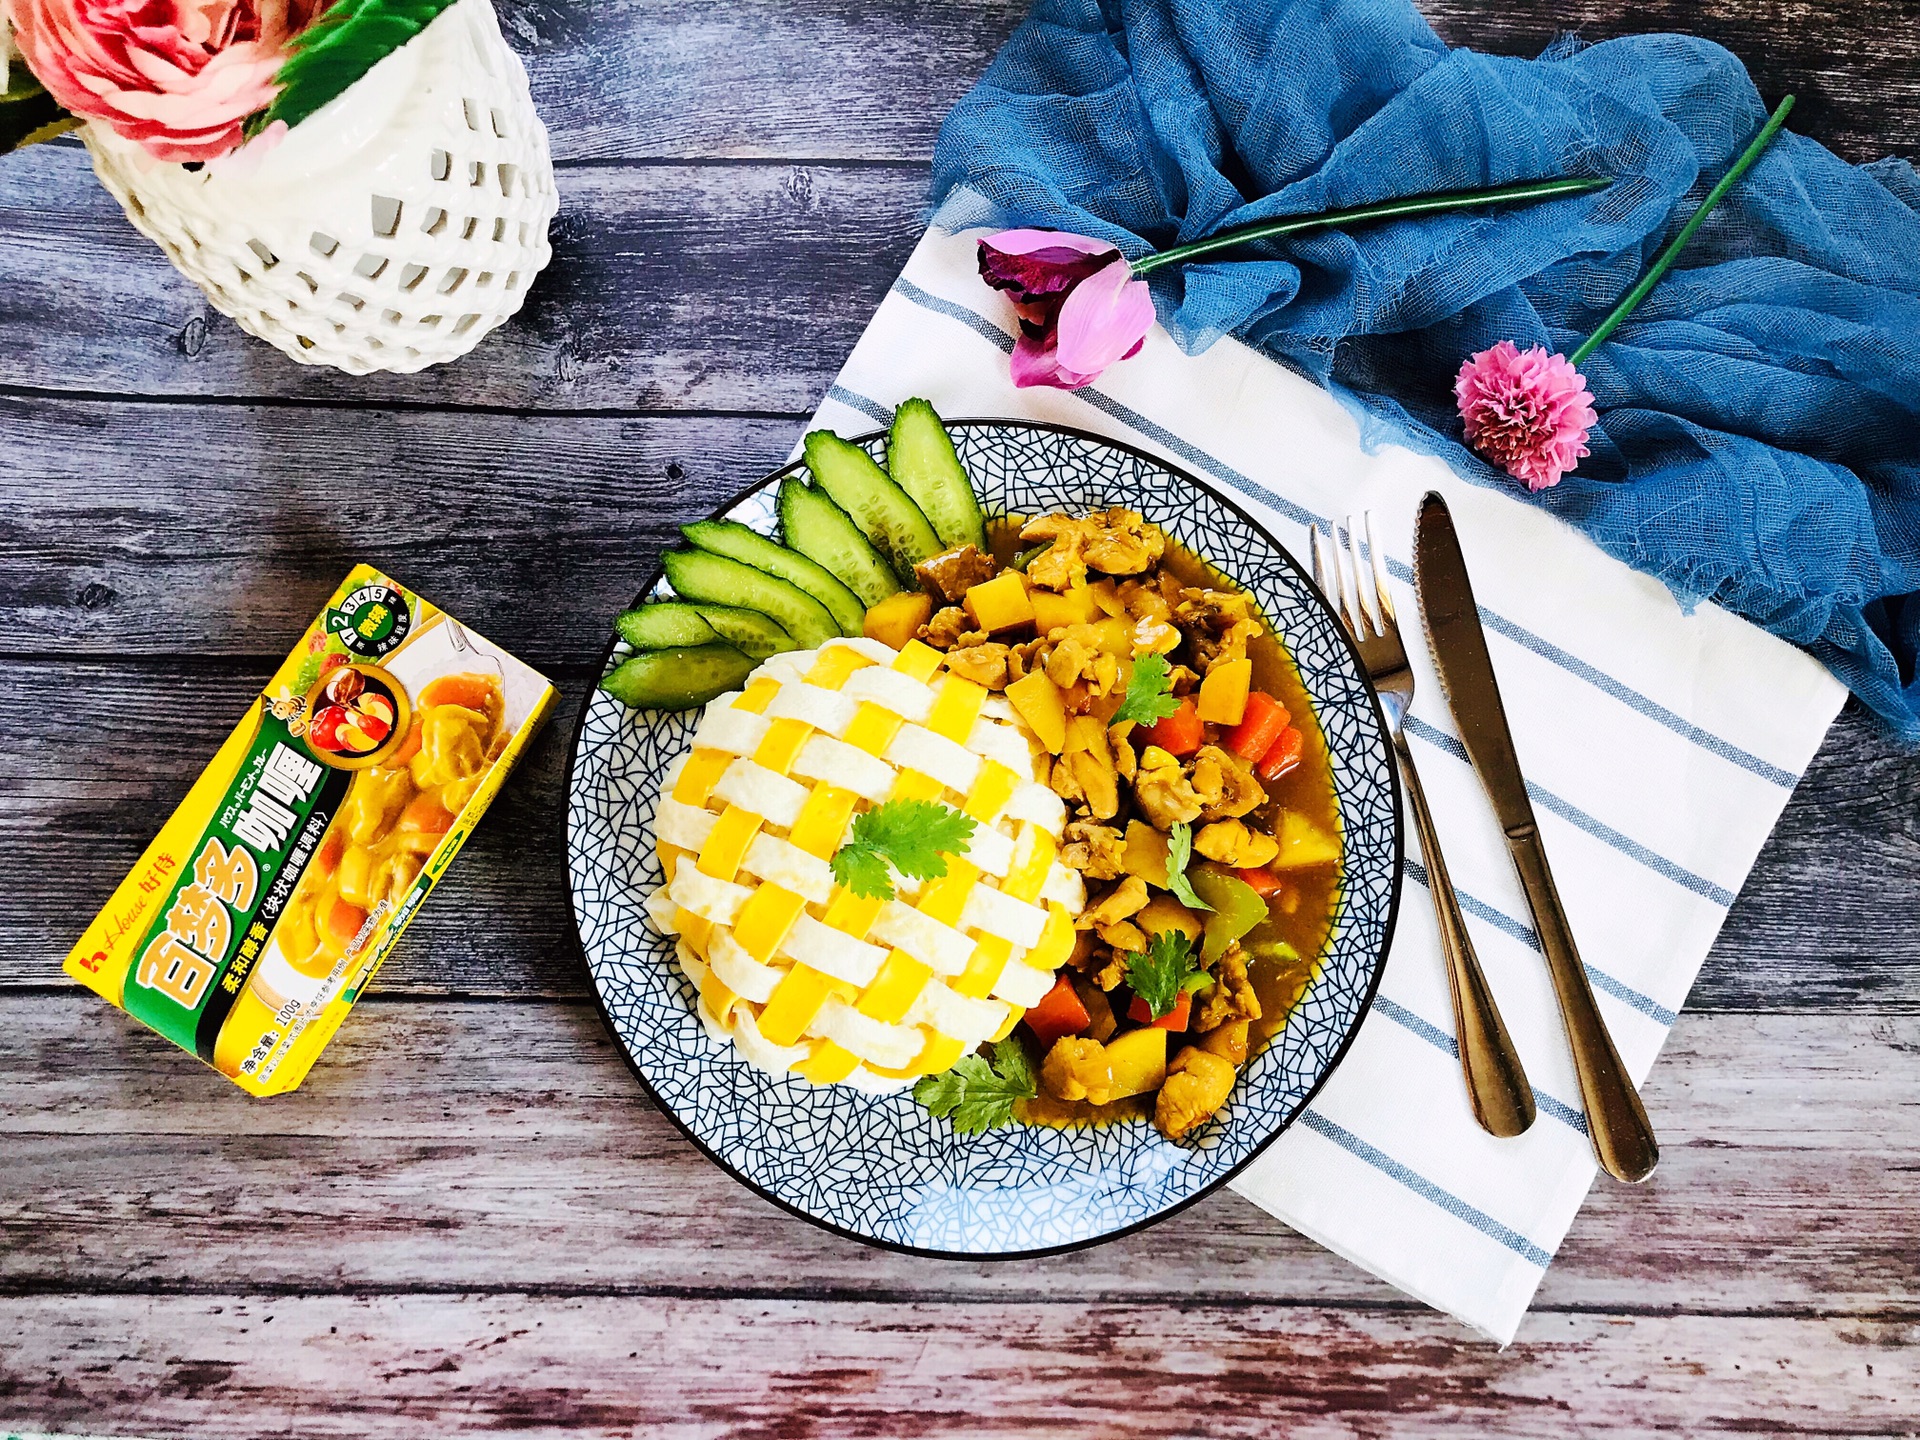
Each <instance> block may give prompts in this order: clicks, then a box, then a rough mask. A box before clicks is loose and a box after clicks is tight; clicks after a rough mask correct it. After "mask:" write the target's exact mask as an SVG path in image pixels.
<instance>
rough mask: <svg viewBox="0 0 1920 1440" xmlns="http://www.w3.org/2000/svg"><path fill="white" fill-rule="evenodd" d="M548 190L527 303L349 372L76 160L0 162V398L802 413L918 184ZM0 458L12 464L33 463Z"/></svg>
mask: <svg viewBox="0 0 1920 1440" xmlns="http://www.w3.org/2000/svg"><path fill="white" fill-rule="evenodd" d="M559 181H560V192H561V212H560V216H559V219H558V220H557V221H556V222H555V225H554V230H553V243H554V260H553V263H552V265H550V266H549V267H548V268H547V270H546V271H545V272H544V273H543V274H542V275H541V277H540V279H539V280H538V281H537V282H536V283H535V284H534V286H533V289H532V292H531V296H530V298H529V300H528V302H527V307H526V309H525V310H523V311H522V312H521V313H520V314H519V315H518V316H517V317H515V318H514V319H513V320H512V321H511V322H509V323H508V324H507V325H506V326H505V327H504V328H502V329H501V330H500V331H499V332H498V333H496V334H494V335H492V336H489V337H488V339H487V340H486V342H485V343H484V344H482V345H481V346H480V347H479V348H478V349H476V350H475V351H474V352H473V353H472V354H471V355H468V356H466V357H465V358H463V359H462V360H461V361H460V362H459V363H458V364H457V365H442V366H438V367H436V368H434V369H431V370H427V371H423V372H421V373H420V374H418V375H371V376H359V377H356V376H350V375H342V374H339V373H338V372H335V371H332V370H328V369H324V368H321V367H318V366H306V365H297V364H294V363H292V362H291V361H289V360H288V359H286V357H284V356H282V355H281V354H280V353H279V352H278V351H276V350H273V349H271V348H269V347H268V346H266V345H265V344H263V343H261V342H260V341H257V340H254V339H252V338H251V337H249V336H247V335H245V334H244V333H242V332H241V331H240V329H239V328H238V327H237V326H235V325H233V324H232V323H231V322H230V321H228V320H227V319H226V318H225V317H223V316H221V315H219V314H218V313H216V312H215V311H214V310H213V309H212V308H211V307H210V306H209V305H208V304H207V303H206V300H205V298H204V297H203V296H202V295H201V294H200V292H199V291H198V290H197V289H195V288H194V287H193V285H192V284H191V283H190V282H189V281H188V280H187V279H186V278H185V277H184V276H182V275H180V274H179V273H177V272H176V271H175V270H174V269H173V268H172V266H170V265H169V264H168V263H167V261H166V258H165V257H164V256H163V255H162V254H161V253H160V251H159V250H158V249H157V248H156V247H155V246H153V245H151V244H149V243H148V242H147V241H146V240H145V239H144V238H143V237H142V236H140V235H139V234H138V233H137V232H136V231H135V230H134V229H133V228H132V226H130V225H129V224H128V223H127V221H126V219H125V218H124V217H123V216H122V215H121V214H120V213H119V209H118V207H117V206H116V205H115V204H114V202H113V199H112V197H110V196H109V195H108V194H107V193H106V191H105V190H103V189H102V188H101V186H100V185H99V183H98V182H97V181H96V180H95V179H94V177H93V174H92V171H91V170H90V169H89V168H88V165H87V159H86V155H85V154H84V152H82V151H80V150H77V149H73V148H68V147H50V146H39V147H36V148H34V149H30V150H27V151H24V152H22V153H20V154H18V155H13V156H8V157H6V159H5V160H4V161H3V162H0V241H4V243H0V386H25V387H30V388H32V389H34V390H36V391H46V390H82V391H93V392H102V391H105V392H115V393H131V394H141V395H167V396H180V397H203V398H204V397H220V396H243V397H247V396H263V395H271V396H276V397H282V398H297V399H301V400H310V401H324V402H333V403H355V404H364V403H368V402H393V403H404V404H409V405H421V404H432V405H452V406H460V407H470V406H503V407H510V408H513V409H518V410H611V411H633V410H661V409H668V410H685V409H704V410H743V409H751V410H763V411H776V412H785V413H790V414H791V413H805V412H809V411H811V410H812V408H813V406H814V405H815V404H817V403H818V402H819V398H820V396H821V395H822V394H823V393H825V391H826V387H827V383H828V381H829V380H830V379H831V378H832V376H833V374H834V373H835V372H836V371H837V370H838V369H839V368H840V364H841V362H842V361H843V360H844V359H845V357H846V354H847V352H848V351H849V350H851V349H852V348H853V344H854V341H855V340H856V339H858V338H859V335H860V332H861V330H862V329H864V328H865V326H866V323H867V320H868V318H869V317H870V316H871V315H872V313H873V310H874V307H875V306H876V305H877V304H879V302H880V297H881V296H882V295H883V294H884V293H885V292H886V288H887V286H888V285H890V284H892V283H893V278H894V276H895V275H897V274H898V273H899V271H900V268H901V266H902V265H904V264H905V263H906V257H907V254H908V252H909V251H910V250H911V249H912V247H913V244H914V242H915V241H916V240H917V239H918V238H919V236H920V231H921V221H920V218H919V211H920V208H921V205H922V203H923V201H924V198H925V191H926V172H925V171H924V170H922V169H918V168H909V169H846V168H834V167H830V166H828V167H822V166H787V165H767V166H760V165H754V166H702V165H693V166H681V165H675V166H641V167H618V168H603V167H590V168H586V169H569V170H563V171H561V172H560V176H559ZM157 423H163V424H169V425H174V426H178V427H179V429H180V431H181V433H191V432H192V429H193V428H194V427H196V426H198V425H201V424H204V423H212V422H210V421H209V420H208V419H207V416H206V413H205V412H204V411H192V412H188V413H185V414H180V415H177V416H174V417H172V418H170V419H166V420H162V421H158V422H157ZM228 423H232V422H228ZM14 458H15V463H18V464H20V465H23V466H25V467H27V468H28V473H31V471H32V469H33V468H34V467H37V466H38V465H40V464H43V463H46V462H47V460H48V459H51V458H52V457H42V456H40V455H39V454H38V453H36V452H34V451H33V450H28V451H25V452H23V453H21V454H20V455H18V456H16V457H14Z"/></svg>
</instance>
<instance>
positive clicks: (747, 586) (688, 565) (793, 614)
mask: <svg viewBox="0 0 1920 1440" xmlns="http://www.w3.org/2000/svg"><path fill="white" fill-rule="evenodd" d="M660 558H661V562H662V563H663V564H664V565H665V566H666V567H667V581H668V583H670V584H671V585H672V586H673V588H674V589H675V590H677V591H679V592H680V594H681V595H682V596H683V597H685V598H686V599H688V600H692V601H695V602H698V603H703V604H707V605H728V606H732V605H742V606H745V607H746V608H747V609H749V610H758V611H759V612H760V613H761V614H762V615H765V616H766V617H767V618H768V619H770V620H772V621H773V622H774V623H775V624H776V625H778V626H780V627H781V629H783V630H785V631H786V632H787V634H789V635H791V636H792V637H793V640H794V643H795V644H796V645H798V646H799V647H800V648H801V649H803V650H811V649H812V648H813V647H814V646H816V645H824V644H825V643H826V642H827V641H829V640H831V639H833V638H834V637H835V636H836V635H838V634H839V633H840V627H839V626H838V625H836V624H834V623H833V615H832V614H831V613H830V612H829V611H828V609H827V607H826V606H824V605H822V604H821V603H820V602H819V601H818V600H816V599H814V598H813V597H812V596H811V595H809V594H807V592H806V591H804V590H802V589H801V588H800V587H799V586H798V585H790V584H788V583H787V582H786V581H785V580H776V579H775V578H774V577H773V576H771V575H769V574H767V572H766V571H764V570H756V569H754V568H753V567H752V566H751V565H742V564H741V563H740V562H739V561H738V560H729V559H728V558H727V557H726V556H724V555H715V554H712V553H711V552H710V551H706V550H669V551H668V552H667V553H666V554H665V555H663V556H661V557H660ZM708 623H712V622H711V621H709V622H708Z"/></svg>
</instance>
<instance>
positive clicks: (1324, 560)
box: [1313, 524, 1362, 640]
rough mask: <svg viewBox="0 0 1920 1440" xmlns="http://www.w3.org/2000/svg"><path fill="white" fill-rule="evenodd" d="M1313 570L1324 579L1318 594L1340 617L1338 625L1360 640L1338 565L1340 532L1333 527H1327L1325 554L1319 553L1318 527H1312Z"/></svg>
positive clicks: (1339, 564) (1342, 569) (1342, 567)
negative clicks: (1324, 577)
mask: <svg viewBox="0 0 1920 1440" xmlns="http://www.w3.org/2000/svg"><path fill="white" fill-rule="evenodd" d="M1313 534H1314V568H1315V569H1316V570H1322V571H1324V572H1325V574H1326V579H1325V580H1323V581H1322V582H1321V585H1320V593H1321V594H1323V595H1325V596H1326V597H1327V603H1328V604H1329V605H1331V606H1333V613H1334V614H1336V615H1338V616H1339V617H1340V623H1341V624H1342V625H1344V626H1346V627H1347V633H1348V634H1349V635H1351V636H1353V638H1354V639H1355V640H1358V639H1360V637H1361V633H1362V632H1361V631H1359V630H1356V629H1354V627H1353V609H1352V607H1351V605H1349V603H1348V599H1347V572H1346V567H1345V566H1343V565H1342V564H1341V563H1340V531H1339V530H1338V528H1336V527H1335V526H1333V525H1331V524H1329V525H1328V526H1327V535H1326V537H1325V539H1326V553H1325V555H1324V557H1323V556H1322V555H1321V553H1320V545H1321V536H1320V528H1319V526H1317V525H1316V526H1315V527H1314V532H1313Z"/></svg>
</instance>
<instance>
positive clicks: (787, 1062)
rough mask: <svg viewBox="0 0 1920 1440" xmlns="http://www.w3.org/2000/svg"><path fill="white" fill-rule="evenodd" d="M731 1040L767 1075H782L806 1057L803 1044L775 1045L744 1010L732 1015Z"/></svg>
mask: <svg viewBox="0 0 1920 1440" xmlns="http://www.w3.org/2000/svg"><path fill="white" fill-rule="evenodd" d="M733 1040H734V1043H735V1044H736V1045H738V1046H739V1047H740V1053H741V1054H742V1055H744V1056H746V1057H747V1059H748V1061H749V1062H750V1063H752V1064H754V1065H758V1066H759V1067H760V1068H761V1069H762V1070H765V1071H766V1072H767V1073H768V1074H769V1075H784V1074H786V1073H787V1071H789V1070H791V1069H793V1067H794V1066H796V1065H798V1064H799V1063H800V1062H801V1061H802V1060H804V1059H806V1058H807V1047H806V1046H804V1045H776V1044H774V1043H773V1042H772V1041H771V1040H769V1039H767V1038H766V1037H765V1036H764V1035H762V1034H761V1033H760V1027H759V1026H758V1025H756V1024H755V1023H754V1019H753V1015H752V1014H751V1012H749V1011H746V1010H741V1011H738V1012H737V1013H736V1014H735V1015H734V1017H733Z"/></svg>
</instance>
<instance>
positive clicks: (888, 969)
mask: <svg viewBox="0 0 1920 1440" xmlns="http://www.w3.org/2000/svg"><path fill="white" fill-rule="evenodd" d="M932 978H933V971H932V970H930V969H928V968H927V967H926V966H925V965H923V964H921V963H920V962H919V961H918V960H916V959H914V958H913V957H912V956H911V955H909V954H907V952H906V951H904V950H895V951H894V952H893V953H892V954H891V955H889V956H887V961H886V964H884V965H882V966H881V967H880V973H879V974H878V975H876V976H874V977H873V982H872V983H871V984H870V985H868V986H867V988H866V989H865V990H864V991H862V992H861V995H860V1003H859V1005H858V1006H857V1007H856V1008H858V1010H859V1011H860V1013H861V1014H862V1015H865V1016H867V1017H869V1018H870V1019H874V1020H885V1021H887V1022H888V1023H889V1024H895V1025H897V1024H899V1022H900V1021H901V1020H903V1019H905V1018H906V1014H907V1011H909V1010H910V1009H912V1008H913V1002H914V1001H916V1000H918V999H919V998H920V992H921V991H922V990H924V989H926V988H927V982H928V981H929V980H931V979H932Z"/></svg>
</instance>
